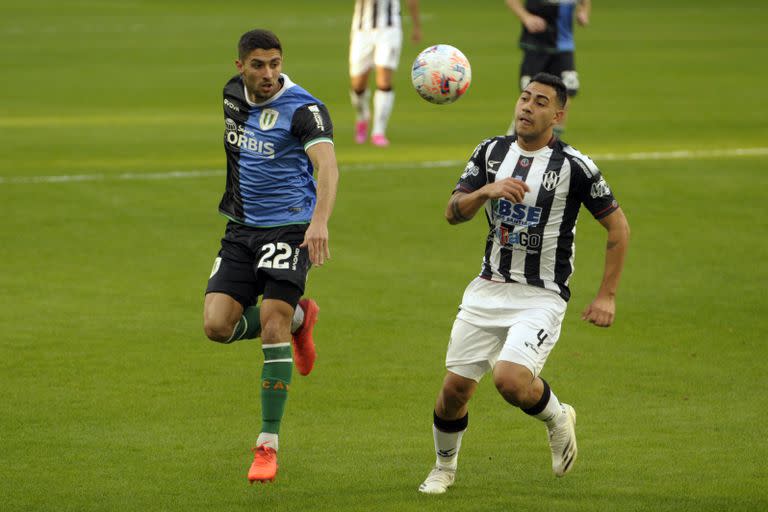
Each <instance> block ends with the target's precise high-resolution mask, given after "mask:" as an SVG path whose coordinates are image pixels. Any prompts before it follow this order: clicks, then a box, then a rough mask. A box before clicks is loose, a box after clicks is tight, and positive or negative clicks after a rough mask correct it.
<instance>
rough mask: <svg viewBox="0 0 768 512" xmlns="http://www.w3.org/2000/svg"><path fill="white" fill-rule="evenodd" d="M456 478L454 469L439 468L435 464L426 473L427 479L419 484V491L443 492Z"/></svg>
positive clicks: (426, 492)
mask: <svg viewBox="0 0 768 512" xmlns="http://www.w3.org/2000/svg"><path fill="white" fill-rule="evenodd" d="M454 480H456V471H455V470H453V471H451V470H450V469H441V468H439V467H437V466H435V467H434V468H432V471H430V472H429V475H427V479H426V480H424V482H422V484H421V485H420V486H419V492H423V493H424V494H443V493H444V492H445V491H447V490H448V488H449V487H450V486H451V484H453V481H454Z"/></svg>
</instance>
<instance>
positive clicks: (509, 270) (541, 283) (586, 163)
mask: <svg viewBox="0 0 768 512" xmlns="http://www.w3.org/2000/svg"><path fill="white" fill-rule="evenodd" d="M566 94H567V92H566V87H565V84H564V83H563V82H562V80H561V79H560V78H558V77H556V76H554V75H550V74H545V73H541V74H538V75H536V76H534V77H533V79H532V80H531V82H530V83H529V84H528V86H527V87H526V88H525V90H524V91H523V92H522V94H521V95H520V98H519V100H518V102H517V106H516V108H515V114H516V115H515V120H516V122H517V135H516V136H505V137H494V138H491V139H487V140H485V141H483V142H482V143H481V144H480V145H478V146H477V148H476V149H475V152H474V153H473V155H472V157H471V158H470V160H469V162H468V163H467V166H466V167H465V169H464V173H463V174H462V175H461V178H460V179H459V182H458V184H457V185H456V188H455V189H454V192H453V195H452V196H451V199H450V200H449V202H448V206H447V209H446V212H445V216H446V218H447V220H448V222H450V223H451V224H457V223H461V222H465V221H467V220H469V219H471V218H472V217H473V216H474V215H475V214H476V213H477V212H478V211H479V210H480V208H484V210H485V214H486V218H487V220H488V225H489V232H488V236H487V238H486V243H485V251H484V256H483V265H482V270H481V272H480V275H479V276H478V277H477V278H475V279H474V280H473V281H472V282H471V283H470V284H469V286H468V287H467V289H466V290H465V292H464V296H463V298H462V302H461V306H460V308H459V312H458V314H457V315H456V320H455V321H454V324H453V329H452V331H451V337H450V343H449V344H448V350H447V355H446V368H447V373H446V376H445V379H444V381H443V385H442V389H441V390H440V393H439V394H438V397H437V401H436V404H435V410H434V425H433V428H432V432H433V437H434V443H435V451H436V455H437V459H436V463H435V466H434V468H433V469H432V471H431V472H430V473H429V475H428V476H427V478H426V480H425V481H424V482H423V483H422V484H421V486H420V487H419V490H420V491H421V492H423V493H429V494H439V493H443V492H445V491H446V490H447V488H448V487H449V486H450V485H451V484H452V483H453V481H454V478H455V475H456V467H457V461H458V454H459V448H460V447H461V440H462V436H463V435H464V432H465V430H466V429H467V425H468V419H469V416H468V412H467V411H468V410H467V404H468V402H469V400H470V398H471V397H472V395H473V393H474V392H475V390H476V388H477V384H478V382H479V381H480V379H481V378H482V377H483V375H484V374H486V373H487V372H492V375H493V380H494V383H495V385H496V389H497V390H498V391H499V393H500V394H501V396H502V397H503V398H504V399H505V400H506V401H507V402H508V403H510V404H511V405H513V406H515V407H518V408H520V409H522V410H523V412H525V413H527V414H529V415H530V416H532V417H534V418H536V419H537V420H540V421H542V422H544V423H545V424H546V427H547V430H548V434H549V444H550V450H551V455H552V470H553V471H554V473H555V475H557V476H563V475H565V474H566V473H567V472H568V471H570V470H571V469H572V468H573V463H574V461H575V459H576V454H577V446H576V431H575V423H576V412H575V411H574V408H573V407H571V406H570V405H567V404H565V403H561V402H560V401H559V399H558V397H557V396H556V395H555V393H554V392H553V391H552V389H551V388H550V386H549V385H548V384H547V382H546V381H545V380H543V379H542V378H541V377H540V376H539V375H540V373H541V370H542V368H543V366H544V363H545V362H546V360H547V357H548V356H549V354H550V352H551V351H552V349H553V348H554V346H555V343H556V342H557V340H558V338H559V336H560V327H561V324H562V321H563V317H564V315H565V310H566V305H567V301H568V299H570V296H571V293H570V290H569V288H568V282H569V280H570V277H571V274H572V273H573V268H574V267H573V265H574V236H575V232H576V231H575V230H576V218H577V216H578V213H579V209H580V207H581V205H584V206H585V207H586V208H587V210H589V212H590V213H591V214H592V216H594V217H595V219H597V220H598V222H600V224H602V225H603V227H605V229H606V230H607V239H608V242H607V245H606V251H605V266H604V271H603V277H602V281H601V283H600V287H599V289H598V291H597V295H596V297H595V298H594V300H593V301H592V302H591V303H590V304H589V305H588V306H587V307H586V309H585V310H584V312H583V313H582V318H583V319H584V320H586V321H588V322H590V323H592V324H594V325H596V326H600V327H608V326H610V325H611V324H612V323H613V321H614V314H615V310H616V305H615V296H616V289H617V287H618V284H619V277H620V275H621V271H622V268H623V266H624V255H625V252H626V250H627V245H628V242H629V226H628V224H627V220H626V218H625V217H624V214H623V213H622V210H621V208H619V205H618V203H617V202H616V199H615V198H614V196H613V193H612V192H611V189H610V188H609V186H608V184H607V183H606V181H605V179H604V178H603V177H602V175H601V173H600V171H599V170H598V168H597V167H596V166H595V164H594V163H593V162H592V160H590V159H589V158H588V157H587V156H585V155H583V154H582V153H580V152H579V151H577V150H576V149H574V148H573V147H571V146H569V145H568V144H566V143H564V142H561V141H560V140H558V139H557V138H556V137H554V135H553V128H554V126H555V125H556V124H557V123H558V121H560V119H561V118H562V116H563V109H564V107H565V103H566V100H567V96H566Z"/></svg>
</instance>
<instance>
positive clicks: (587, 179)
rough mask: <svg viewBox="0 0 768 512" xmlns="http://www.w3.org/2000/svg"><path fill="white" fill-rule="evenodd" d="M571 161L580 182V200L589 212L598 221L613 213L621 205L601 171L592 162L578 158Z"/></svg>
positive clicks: (573, 170)
mask: <svg viewBox="0 0 768 512" xmlns="http://www.w3.org/2000/svg"><path fill="white" fill-rule="evenodd" d="M569 160H570V161H571V166H572V167H573V169H572V172H573V173H574V176H576V179H577V180H578V185H579V186H578V190H579V199H580V200H581V202H582V203H583V204H584V206H585V207H586V208H587V210H589V212H590V213H591V214H592V216H593V217H594V218H596V219H598V220H600V219H602V218H603V217H606V216H608V215H609V214H611V213H613V212H614V211H615V210H616V209H617V208H618V207H619V203H618V201H616V198H615V197H614V196H613V192H611V187H610V186H608V182H607V181H605V178H604V177H603V175H602V174H601V173H600V169H598V168H597V166H596V165H595V164H594V163H593V162H592V161H591V160H590V161H589V162H588V163H587V162H584V161H582V160H581V159H579V158H576V157H570V158H569Z"/></svg>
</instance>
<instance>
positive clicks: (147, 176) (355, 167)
mask: <svg viewBox="0 0 768 512" xmlns="http://www.w3.org/2000/svg"><path fill="white" fill-rule="evenodd" d="M766 155H768V147H766V148H734V149H702V150H687V149H684V150H678V151H653V152H637V153H603V154H594V155H590V156H591V157H592V159H593V160H594V161H595V162H597V163H598V164H599V163H600V162H601V161H602V162H604V161H632V160H635V161H637V160H640V161H642V160H682V159H692V160H696V159H708V158H725V157H728V158H730V157H736V158H738V157H749V156H766ZM465 163H466V161H464V160H434V161H422V162H382V163H371V164H346V165H340V166H339V169H340V170H341V171H378V170H390V169H403V168H411V169H441V168H449V167H456V168H457V169H459V168H461V167H462V166H464V164H465ZM459 170H460V169H459ZM223 174H224V171H223V170H218V169H200V170H191V171H168V172H154V173H141V172H124V173H121V174H64V175H60V176H8V177H3V176H0V185H4V184H17V183H72V182H82V181H141V180H145V181H147V180H172V179H184V178H199V177H208V176H221V175H223Z"/></svg>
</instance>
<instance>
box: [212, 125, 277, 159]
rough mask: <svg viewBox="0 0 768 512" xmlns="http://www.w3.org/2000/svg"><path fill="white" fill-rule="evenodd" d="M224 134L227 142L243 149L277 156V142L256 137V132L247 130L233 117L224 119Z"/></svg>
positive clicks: (269, 156)
mask: <svg viewBox="0 0 768 512" xmlns="http://www.w3.org/2000/svg"><path fill="white" fill-rule="evenodd" d="M224 128H225V131H224V136H225V137H226V140H227V143H228V144H229V145H231V146H236V147H238V148H240V149H241V150H243V151H248V152H251V153H256V154H258V155H261V156H263V157H265V158H275V143H274V142H267V141H264V140H260V139H258V138H256V136H255V135H256V134H255V133H254V132H252V131H250V130H245V129H244V128H243V127H242V126H240V125H238V124H237V123H236V122H235V121H234V120H233V119H230V118H226V119H225V120H224Z"/></svg>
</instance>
